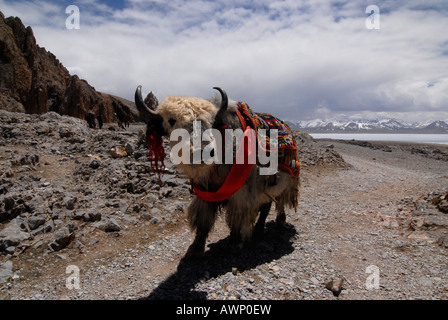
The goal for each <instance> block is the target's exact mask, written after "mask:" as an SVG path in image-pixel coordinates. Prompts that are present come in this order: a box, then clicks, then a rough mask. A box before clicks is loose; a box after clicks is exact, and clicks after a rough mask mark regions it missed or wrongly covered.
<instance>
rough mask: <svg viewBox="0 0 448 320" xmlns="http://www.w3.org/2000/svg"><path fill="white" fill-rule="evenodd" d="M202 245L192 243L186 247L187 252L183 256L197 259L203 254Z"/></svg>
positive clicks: (188, 258) (187, 258)
mask: <svg viewBox="0 0 448 320" xmlns="http://www.w3.org/2000/svg"><path fill="white" fill-rule="evenodd" d="M204 252H205V248H204V246H197V245H195V244H194V243H193V244H192V245H191V246H190V247H189V248H188V250H187V253H186V254H185V256H184V259H186V260H193V259H199V258H202V257H203V256H204Z"/></svg>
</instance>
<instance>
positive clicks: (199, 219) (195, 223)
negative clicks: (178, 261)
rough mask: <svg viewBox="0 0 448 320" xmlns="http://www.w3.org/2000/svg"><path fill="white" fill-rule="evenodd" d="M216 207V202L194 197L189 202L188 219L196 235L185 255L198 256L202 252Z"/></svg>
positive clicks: (214, 216) (213, 219)
mask: <svg viewBox="0 0 448 320" xmlns="http://www.w3.org/2000/svg"><path fill="white" fill-rule="evenodd" d="M217 209H218V207H217V206H216V204H214V203H211V202H206V201H202V200H200V199H199V198H196V199H194V200H193V202H192V203H191V204H190V206H189V207H188V220H189V223H190V227H191V229H192V230H195V231H196V237H195V239H194V241H193V243H192V244H191V245H190V247H189V248H188V251H187V253H186V255H185V257H187V258H193V257H200V256H202V255H203V254H204V251H205V242H206V240H207V237H208V234H209V232H210V230H211V229H212V228H213V225H214V223H215V218H216V213H217Z"/></svg>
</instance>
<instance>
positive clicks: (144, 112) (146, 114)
mask: <svg viewBox="0 0 448 320" xmlns="http://www.w3.org/2000/svg"><path fill="white" fill-rule="evenodd" d="M135 105H136V106H137V109H138V111H139V112H140V116H141V117H142V118H143V119H144V120H146V121H149V120H151V121H154V120H158V121H162V117H161V116H160V115H158V114H157V113H155V112H154V111H152V110H151V109H149V108H148V107H147V106H146V104H145V102H144V101H143V97H142V86H138V87H137V90H135Z"/></svg>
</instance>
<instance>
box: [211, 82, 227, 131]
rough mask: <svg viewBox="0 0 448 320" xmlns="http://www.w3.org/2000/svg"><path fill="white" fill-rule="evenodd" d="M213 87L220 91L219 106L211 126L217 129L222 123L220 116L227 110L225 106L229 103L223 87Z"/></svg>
mask: <svg viewBox="0 0 448 320" xmlns="http://www.w3.org/2000/svg"><path fill="white" fill-rule="evenodd" d="M213 89H215V90H218V91H219V92H220V93H221V106H220V107H219V110H218V113H217V114H216V117H215V121H214V123H213V128H215V129H219V128H220V127H222V125H223V122H222V117H223V115H224V113H225V112H226V110H227V106H228V105H229V98H228V97H227V93H226V92H225V91H224V90H223V89H221V88H219V87H213Z"/></svg>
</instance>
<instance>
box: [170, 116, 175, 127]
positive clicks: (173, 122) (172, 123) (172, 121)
mask: <svg viewBox="0 0 448 320" xmlns="http://www.w3.org/2000/svg"><path fill="white" fill-rule="evenodd" d="M168 122H169V124H170V126H172V127H174V125H175V124H176V119H173V118H171V119H170V120H168Z"/></svg>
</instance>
